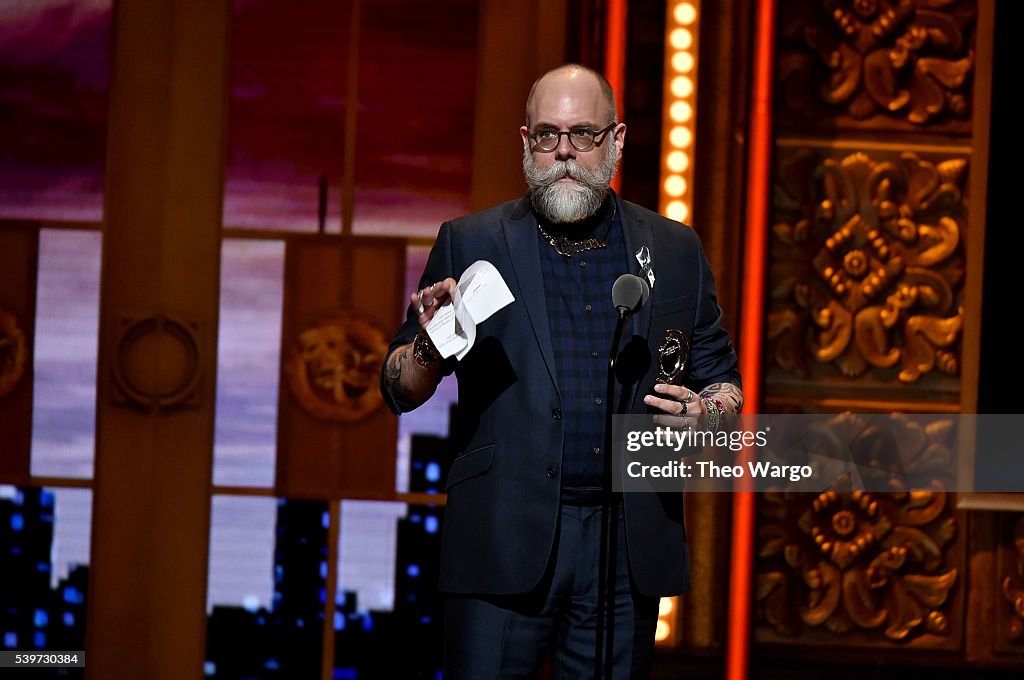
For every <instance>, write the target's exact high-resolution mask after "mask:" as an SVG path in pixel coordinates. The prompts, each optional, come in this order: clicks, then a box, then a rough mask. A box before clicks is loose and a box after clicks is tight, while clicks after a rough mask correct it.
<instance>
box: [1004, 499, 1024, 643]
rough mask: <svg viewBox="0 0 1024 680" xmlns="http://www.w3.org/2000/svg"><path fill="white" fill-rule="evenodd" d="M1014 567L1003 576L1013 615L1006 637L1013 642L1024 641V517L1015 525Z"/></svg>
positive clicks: (1005, 592)
mask: <svg viewBox="0 0 1024 680" xmlns="http://www.w3.org/2000/svg"><path fill="white" fill-rule="evenodd" d="M1013 557H1014V562H1015V564H1014V568H1013V570H1012V572H1011V573H1010V574H1009V575H1008V576H1006V577H1004V578H1003V582H1002V587H1003V596H1004V597H1005V598H1006V601H1007V602H1008V603H1009V604H1010V608H1011V609H1012V615H1011V616H1010V617H1009V624H1008V625H1007V627H1006V637H1007V638H1008V639H1009V640H1011V641H1012V642H1017V643H1022V642H1024V517H1021V518H1020V519H1018V520H1017V522H1016V524H1014V527H1013Z"/></svg>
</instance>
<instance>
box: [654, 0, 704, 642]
mask: <svg viewBox="0 0 1024 680" xmlns="http://www.w3.org/2000/svg"><path fill="white" fill-rule="evenodd" d="M667 9H668V17H667V21H666V26H665V114H664V117H663V119H662V120H663V122H662V134H663V136H664V137H665V141H663V143H662V147H661V148H662V156H663V160H662V178H663V179H662V182H661V201H660V203H661V211H662V213H664V214H665V215H666V216H668V217H669V218H671V219H673V220H677V221H679V222H686V221H687V219H689V217H690V208H691V203H690V195H691V194H690V193H689V187H690V184H691V182H690V179H691V170H690V167H691V165H690V158H691V156H692V154H693V136H694V135H693V133H694V124H695V122H696V121H695V117H694V109H693V99H694V95H695V93H696V91H697V84H696V83H697V56H696V55H697V47H696V40H695V36H696V33H697V14H698V3H697V2H695V1H694V0H684V1H682V2H670V3H669V5H668V8H667ZM678 604H679V600H678V598H675V597H664V598H662V599H661V604H660V607H659V608H658V625H657V628H656V629H655V633H654V638H655V640H656V641H657V642H658V643H659V644H663V645H664V644H668V645H671V644H672V643H673V641H674V639H675V638H677V637H678V635H676V634H674V633H676V631H675V630H674V628H675V627H676V625H677V621H678V618H677V614H676V611H675V610H676V607H677V606H678Z"/></svg>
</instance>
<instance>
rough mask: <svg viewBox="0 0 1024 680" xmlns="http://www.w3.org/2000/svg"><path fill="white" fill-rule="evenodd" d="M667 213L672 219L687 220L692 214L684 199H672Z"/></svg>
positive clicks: (667, 207)
mask: <svg viewBox="0 0 1024 680" xmlns="http://www.w3.org/2000/svg"><path fill="white" fill-rule="evenodd" d="M665 214H666V215H668V218H669V219H670V220H675V221H676V222H685V221H686V218H687V217H689V215H690V209H689V208H688V207H686V204H685V203H683V202H682V201H672V202H671V203H669V204H668V206H666V208H665Z"/></svg>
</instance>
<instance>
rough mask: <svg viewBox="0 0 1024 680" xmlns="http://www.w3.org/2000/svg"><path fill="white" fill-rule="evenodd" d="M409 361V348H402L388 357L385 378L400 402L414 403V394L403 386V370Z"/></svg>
mask: <svg viewBox="0 0 1024 680" xmlns="http://www.w3.org/2000/svg"><path fill="white" fill-rule="evenodd" d="M408 360H409V347H408V346H405V347H400V348H398V349H397V350H395V351H394V352H392V354H391V356H390V357H388V365H387V368H386V369H385V376H386V378H387V382H388V389H390V390H391V393H392V394H393V395H395V398H397V399H399V400H400V401H406V402H408V401H412V396H413V395H412V393H411V392H410V390H409V389H408V388H407V387H406V386H405V385H403V384H402V369H403V368H404V367H405V364H406V362H407V361H408Z"/></svg>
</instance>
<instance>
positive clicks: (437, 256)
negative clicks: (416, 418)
mask: <svg viewBox="0 0 1024 680" xmlns="http://www.w3.org/2000/svg"><path fill="white" fill-rule="evenodd" d="M451 232H452V228H451V224H450V223H449V222H445V223H444V224H442V225H441V229H440V230H439V231H438V233H437V239H436V240H435V241H434V246H433V247H432V248H431V249H430V255H429V256H428V257H427V266H426V268H425V269H424V270H423V274H422V275H421V276H420V283H419V287H418V288H417V290H422V289H423V288H426V287H427V286H429V285H431V284H434V283H437V282H438V281H444V280H445V279H446V278H448V277H453V278H458V277H457V276H456V272H455V269H454V265H453V263H452V235H451ZM416 317H417V314H416V311H415V310H414V309H413V308H412V305H410V306H409V308H408V309H407V310H406V315H405V322H404V323H403V324H402V326H401V327H400V328H399V329H398V332H397V333H395V337H394V339H393V340H392V341H391V346H390V347H388V353H387V356H385V357H384V364H383V365H382V366H381V369H380V392H381V394H382V395H383V396H384V402H385V403H386V404H387V405H388V408H390V409H391V412H392V413H395V414H401V413H405V412H407V411H411V410H413V409H414V408H416V407H417V406H419V404H408V403H406V402H403V401H402V400H400V399H399V398H398V397H396V396H395V395H394V394H392V392H391V389H390V388H389V387H388V382H387V377H386V369H387V365H388V359H390V358H391V354H392V352H394V351H395V349H397V348H398V347H401V346H402V345H406V344H408V343H410V342H412V340H413V338H415V337H416V331H418V330H419V322H417V320H416ZM454 369H455V357H449V358H448V359H444V360H442V364H441V374H442V375H450V374H451V372H452V371H453V370H454Z"/></svg>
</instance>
